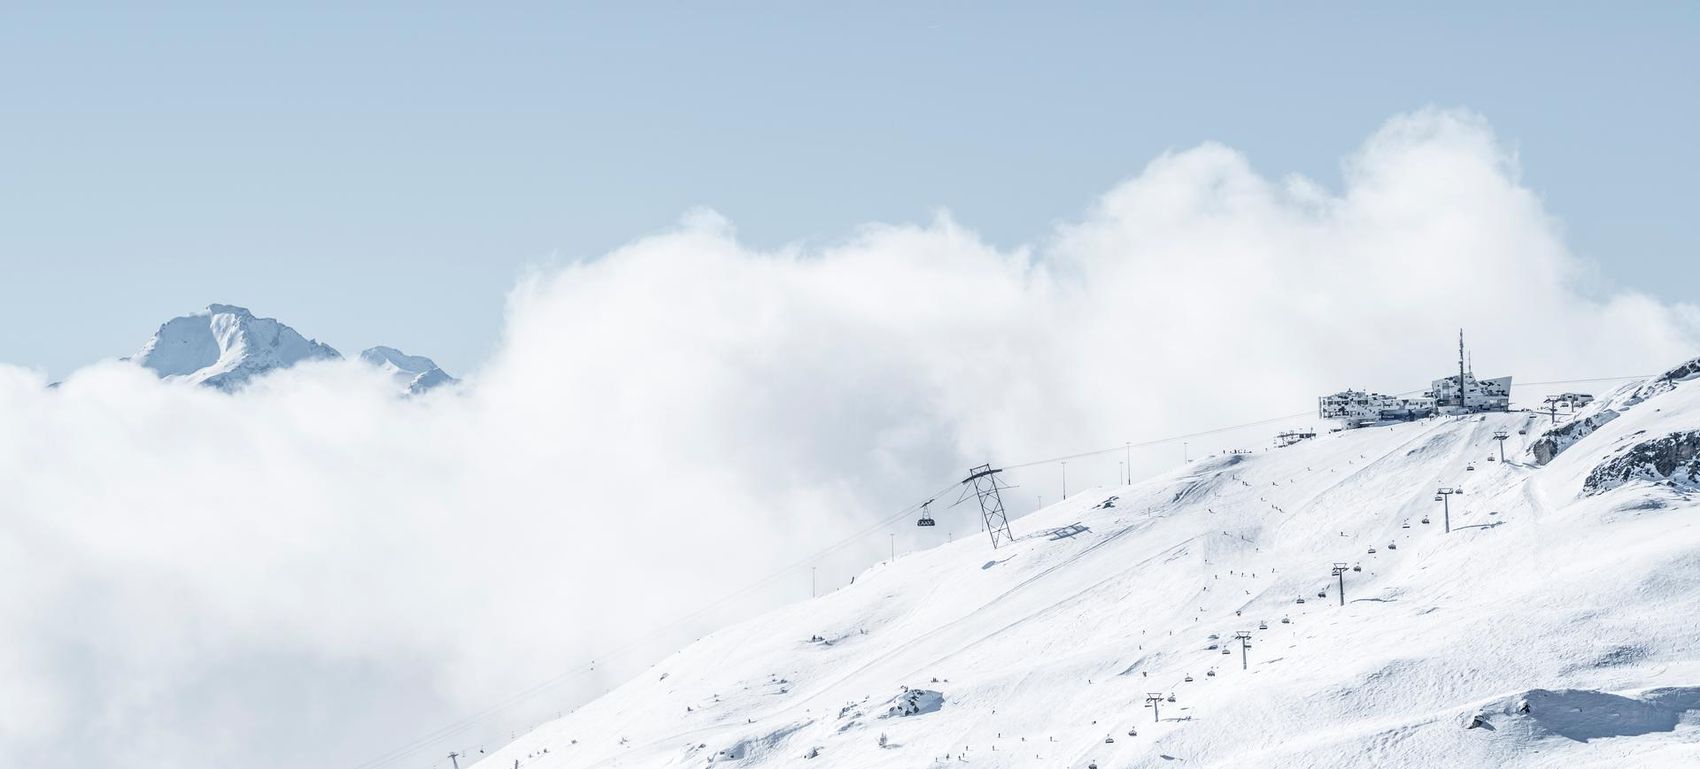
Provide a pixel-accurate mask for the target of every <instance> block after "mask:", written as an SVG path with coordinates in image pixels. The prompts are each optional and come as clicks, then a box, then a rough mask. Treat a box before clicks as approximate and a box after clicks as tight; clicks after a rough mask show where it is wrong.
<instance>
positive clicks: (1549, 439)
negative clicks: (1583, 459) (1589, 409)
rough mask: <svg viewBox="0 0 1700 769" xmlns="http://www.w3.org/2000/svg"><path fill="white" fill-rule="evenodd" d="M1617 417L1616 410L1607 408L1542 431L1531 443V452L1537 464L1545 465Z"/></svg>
mask: <svg viewBox="0 0 1700 769" xmlns="http://www.w3.org/2000/svg"><path fill="white" fill-rule="evenodd" d="M1616 418H1617V412H1616V411H1612V410H1611V409H1605V410H1602V411H1601V412H1599V413H1598V414H1593V415H1591V416H1588V417H1585V418H1582V419H1577V420H1574V421H1570V422H1566V423H1564V424H1563V425H1560V426H1558V427H1554V428H1553V429H1551V430H1548V431H1546V432H1544V433H1541V437H1539V438H1536V439H1535V442H1534V443H1531V444H1529V453H1530V454H1531V455H1533V456H1534V457H1535V464H1537V465H1544V464H1546V463H1548V462H1551V461H1552V459H1553V457H1556V456H1558V455H1559V454H1561V453H1563V451H1564V450H1565V449H1567V448H1570V447H1571V446H1572V445H1573V444H1575V443H1576V442H1577V441H1579V440H1582V439H1583V438H1586V437H1588V434H1589V433H1592V432H1593V431H1595V430H1598V429H1600V426H1601V425H1604V424H1605V423H1607V422H1610V421H1612V420H1613V419H1616Z"/></svg>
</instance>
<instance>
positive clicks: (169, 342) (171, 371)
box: [131, 304, 342, 390]
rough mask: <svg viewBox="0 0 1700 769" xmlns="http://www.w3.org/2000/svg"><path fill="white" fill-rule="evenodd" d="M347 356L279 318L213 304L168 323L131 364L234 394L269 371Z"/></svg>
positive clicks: (164, 375) (166, 376)
mask: <svg viewBox="0 0 1700 769" xmlns="http://www.w3.org/2000/svg"><path fill="white" fill-rule="evenodd" d="M341 357H342V355H341V354H339V353H338V352H337V351H336V350H334V349H332V348H331V347H330V345H326V344H321V343H319V342H318V341H316V340H313V339H308V338H306V337H304V336H302V335H301V334H300V333H299V332H297V331H296V330H295V329H293V328H290V327H289V326H286V325H284V324H282V323H279V322H278V321H277V319H276V318H258V317H255V316H254V314H253V313H251V312H249V311H248V310H247V309H246V308H243V307H236V306H234V305H228V304H212V305H207V308H206V309H204V310H201V311H200V312H196V313H193V314H190V315H184V316H181V317H177V318H172V319H171V320H169V321H166V322H165V325H163V326H160V327H159V331H158V332H156V333H155V334H154V335H153V338H152V339H150V340H148V343H147V344H146V345H145V346H143V347H142V351H141V352H139V353H136V355H135V356H134V357H133V358H132V359H131V360H133V361H135V363H136V364H137V365H140V366H141V367H143V368H146V369H150V370H152V371H153V372H154V373H156V374H158V375H159V376H160V377H162V378H165V379H173V380H182V381H187V382H191V383H196V384H204V385H208V386H211V387H217V388H220V389H223V390H233V389H236V388H238V387H240V386H242V385H243V384H244V383H246V382H247V381H248V380H250V379H252V378H254V377H256V376H258V375H260V374H264V373H266V372H268V371H272V370H275V369H280V368H287V367H289V366H293V365H295V364H297V363H300V362H302V361H309V360H335V359H338V358H341Z"/></svg>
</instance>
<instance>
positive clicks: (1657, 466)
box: [1582, 430, 1700, 494]
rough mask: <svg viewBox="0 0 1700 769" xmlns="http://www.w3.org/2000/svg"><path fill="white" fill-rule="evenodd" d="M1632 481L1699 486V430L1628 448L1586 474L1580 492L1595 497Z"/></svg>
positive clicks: (1646, 441) (1667, 436)
mask: <svg viewBox="0 0 1700 769" xmlns="http://www.w3.org/2000/svg"><path fill="white" fill-rule="evenodd" d="M1636 480H1641V481H1651V482H1654V483H1659V482H1663V483H1668V484H1670V485H1673V486H1681V487H1687V488H1696V487H1700V430H1685V431H1683V432H1676V433H1671V434H1669V435H1666V436H1664V437H1661V438H1653V439H1651V440H1645V441H1642V442H1640V443H1637V444H1635V445H1634V446H1631V447H1630V448H1629V449H1628V450H1627V451H1624V452H1622V453H1620V454H1618V455H1617V456H1614V457H1612V458H1610V459H1607V460H1606V461H1604V462H1601V463H1600V464H1599V466H1597V467H1595V468H1594V471H1593V472H1591V473H1588V479H1587V480H1585V481H1583V482H1582V491H1583V493H1585V494H1598V493H1600V492H1602V491H1608V490H1611V489H1615V488H1617V487H1619V486H1622V485H1623V484H1625V483H1628V482H1630V481H1636Z"/></svg>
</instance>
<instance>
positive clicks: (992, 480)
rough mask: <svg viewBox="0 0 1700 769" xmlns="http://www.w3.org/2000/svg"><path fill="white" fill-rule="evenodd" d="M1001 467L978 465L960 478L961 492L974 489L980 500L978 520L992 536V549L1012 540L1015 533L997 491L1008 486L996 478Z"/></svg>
mask: <svg viewBox="0 0 1700 769" xmlns="http://www.w3.org/2000/svg"><path fill="white" fill-rule="evenodd" d="M1001 472H1003V470H1002V469H995V470H994V469H992V466H991V465H980V466H979V467H976V468H974V469H972V470H969V471H968V477H967V478H964V479H962V486H963V493H964V494H966V493H967V490H968V489H973V490H974V496H976V497H978V498H979V500H980V520H981V521H982V522H984V523H985V525H986V533H988V534H990V535H991V536H992V549H993V550H996V549H997V547H998V545H1001V544H1004V543H1007V542H1014V541H1015V534H1013V533H1011V532H1010V530H1009V516H1008V515H1006V514H1005V513H1004V510H1003V497H1002V496H1001V495H1000V494H999V493H998V492H999V491H1001V490H1002V489H1005V488H1008V487H1007V486H1004V485H1003V483H1002V482H1000V481H999V480H998V473H1001Z"/></svg>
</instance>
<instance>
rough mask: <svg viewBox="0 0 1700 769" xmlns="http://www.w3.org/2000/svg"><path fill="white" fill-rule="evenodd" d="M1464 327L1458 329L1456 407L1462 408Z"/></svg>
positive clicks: (1463, 404)
mask: <svg viewBox="0 0 1700 769" xmlns="http://www.w3.org/2000/svg"><path fill="white" fill-rule="evenodd" d="M1464 406H1465V401H1464V329H1458V408H1459V409H1460V410H1465V411H1467V410H1468V409H1465V408H1464Z"/></svg>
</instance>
